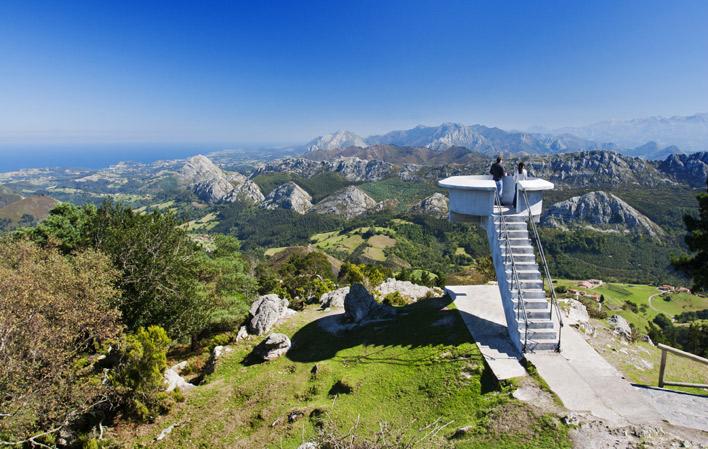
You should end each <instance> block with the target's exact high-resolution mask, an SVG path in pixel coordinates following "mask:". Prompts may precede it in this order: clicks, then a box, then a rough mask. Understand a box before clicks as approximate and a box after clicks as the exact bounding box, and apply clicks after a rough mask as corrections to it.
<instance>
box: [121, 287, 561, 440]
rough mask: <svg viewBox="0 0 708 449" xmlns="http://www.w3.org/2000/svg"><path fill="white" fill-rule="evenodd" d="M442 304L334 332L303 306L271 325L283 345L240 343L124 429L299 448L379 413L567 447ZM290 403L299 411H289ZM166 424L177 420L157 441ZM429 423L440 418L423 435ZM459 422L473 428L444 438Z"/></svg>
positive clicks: (401, 425)
mask: <svg viewBox="0 0 708 449" xmlns="http://www.w3.org/2000/svg"><path fill="white" fill-rule="evenodd" d="M446 305H447V301H444V300H427V301H422V302H419V303H417V304H414V305H411V306H406V308H405V309H406V312H407V313H406V314H402V315H399V316H398V317H397V318H396V319H395V320H392V321H388V322H379V323H376V324H371V325H369V326H366V327H363V328H359V329H355V330H350V331H347V332H346V333H344V334H340V335H333V334H328V333H326V332H325V331H324V330H323V329H322V327H321V325H320V323H321V322H323V321H327V320H333V319H334V318H332V317H325V316H324V314H323V313H322V312H318V311H315V310H313V309H307V310H305V311H304V312H302V313H299V314H298V315H297V316H296V317H294V318H291V319H290V320H289V321H287V322H286V323H284V324H282V325H280V326H279V327H278V329H277V330H278V331H279V332H284V333H286V334H287V335H289V336H290V337H291V339H292V341H293V347H292V349H291V350H290V352H289V353H288V354H287V355H286V356H283V357H281V358H279V359H277V360H275V361H272V362H267V363H264V364H257V365H250V366H247V365H244V364H243V363H242V362H243V361H244V358H245V357H246V355H247V354H248V353H249V352H250V351H251V349H252V347H253V346H254V345H255V344H256V343H257V341H258V339H256V340H246V341H242V342H239V343H237V344H236V345H235V351H234V352H233V353H231V354H229V355H228V356H226V357H225V358H224V360H223V361H222V362H221V364H220V365H219V366H218V368H217V370H216V372H215V373H214V374H212V375H211V376H210V377H209V378H208V383H207V384H206V385H204V386H201V387H199V388H197V389H195V390H193V391H191V392H190V393H189V394H188V395H187V401H186V402H185V403H183V404H180V405H178V407H177V409H176V410H174V411H173V412H172V413H171V414H170V415H168V416H164V417H160V418H159V419H158V420H157V422H156V423H154V424H152V425H146V426H141V427H140V428H137V429H132V430H131V429H126V430H124V432H126V434H123V435H121V437H122V438H120V439H121V440H127V442H129V443H132V444H137V443H140V444H147V445H149V446H150V447H159V448H192V447H204V448H256V447H257V448H296V447H298V446H299V445H300V444H301V443H302V442H304V441H309V440H311V439H313V438H314V437H315V436H316V434H317V432H318V428H320V426H324V428H325V429H329V430H330V431H331V432H333V433H335V434H338V435H344V434H347V433H348V432H351V433H352V434H353V436H354V437H355V438H367V437H372V436H373V435H374V434H375V433H376V432H378V431H379V430H380V428H381V425H382V424H384V423H385V424H386V425H387V426H388V427H389V428H390V429H392V432H394V433H399V432H400V433H402V434H403V437H404V440H405V441H411V440H418V439H423V440H422V441H421V442H420V443H419V444H416V445H415V446H413V447H416V448H439V447H455V448H561V447H562V448H570V447H571V444H570V441H569V439H568V433H567V428H566V427H565V426H563V425H561V424H560V423H559V421H558V419H557V417H553V416H550V415H544V414H542V413H541V412H539V411H536V410H535V409H533V408H532V407H531V406H530V405H527V404H524V403H521V402H518V401H516V400H515V399H513V398H511V396H510V395H509V392H508V390H506V389H500V388H499V387H498V385H497V384H496V382H495V381H494V380H493V377H492V376H491V375H490V372H489V371H488V369H487V368H485V365H484V363H483V359H482V357H481V355H480V353H479V351H478V349H477V347H476V346H475V345H474V344H473V342H472V341H471V339H470V337H469V334H468V333H467V330H466V328H465V326H464V323H463V322H462V319H461V317H460V316H459V314H458V312H457V311H454V310H450V309H446V308H445V306H446ZM315 366H317V374H316V375H313V374H311V370H312V369H313V367H315ZM348 388H351V390H352V391H351V392H347V391H346V390H347V389H348ZM294 411H298V412H300V413H302V414H303V416H302V417H301V418H299V419H297V420H295V421H294V422H288V418H287V417H288V415H290V414H291V413H292V412H294ZM173 423H178V424H179V425H178V426H177V427H175V429H174V430H173V431H172V433H171V434H170V435H169V436H168V437H167V438H166V439H165V440H163V441H161V442H159V443H155V442H154V438H155V436H156V435H157V434H158V433H159V432H160V431H161V430H162V429H164V428H165V427H167V426H168V425H170V424H173ZM434 423H435V424H437V425H443V424H447V426H446V427H445V428H444V429H443V430H442V431H441V432H440V433H439V434H438V435H437V436H435V437H432V438H428V439H424V437H425V435H426V434H428V433H429V432H430V430H431V428H426V426H428V425H431V424H434ZM463 426H471V428H472V431H470V432H469V433H468V434H467V435H466V436H464V437H463V438H461V439H455V440H448V438H449V437H450V436H451V435H452V433H453V432H454V430H455V429H458V428H460V427H463Z"/></svg>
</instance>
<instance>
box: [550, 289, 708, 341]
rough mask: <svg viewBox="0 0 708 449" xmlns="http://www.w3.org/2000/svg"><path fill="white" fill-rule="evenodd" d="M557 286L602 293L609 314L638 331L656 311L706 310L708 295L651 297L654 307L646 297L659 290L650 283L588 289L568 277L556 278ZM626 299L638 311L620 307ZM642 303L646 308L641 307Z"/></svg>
mask: <svg viewBox="0 0 708 449" xmlns="http://www.w3.org/2000/svg"><path fill="white" fill-rule="evenodd" d="M556 285H565V286H567V287H568V288H573V289H576V290H583V291H589V292H591V293H597V294H601V295H604V296H605V304H604V307H606V308H607V312H608V314H609V315H614V314H617V315H621V316H622V317H623V318H625V319H626V320H627V321H628V322H630V323H632V324H634V325H635V326H636V327H637V329H639V330H641V331H644V330H645V329H646V326H647V322H649V321H651V320H653V319H654V317H655V316H656V315H658V314H659V313H663V314H665V315H666V316H668V317H669V318H672V317H673V316H674V315H677V314H679V313H681V312H689V311H695V310H703V309H708V298H702V297H700V296H696V295H691V294H688V293H673V294H670V296H671V298H672V299H671V301H664V299H663V298H661V297H660V296H655V297H654V298H653V299H652V306H653V307H650V306H649V297H650V296H652V295H655V294H658V293H659V290H658V289H657V288H656V287H654V286H651V285H640V284H619V283H607V284H604V285H602V286H601V287H597V288H594V289H590V290H588V289H584V288H580V287H578V286H577V281H571V280H567V279H560V280H558V281H557V282H556ZM625 301H631V302H633V303H635V304H636V305H637V306H640V309H639V312H638V313H634V312H632V311H631V310H622V305H623V304H624V303H625ZM642 305H644V306H645V307H641V306H642Z"/></svg>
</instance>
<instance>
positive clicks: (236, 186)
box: [179, 155, 265, 203]
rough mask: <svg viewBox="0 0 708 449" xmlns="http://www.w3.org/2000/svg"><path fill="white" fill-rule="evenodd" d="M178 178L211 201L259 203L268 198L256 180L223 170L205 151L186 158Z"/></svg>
mask: <svg viewBox="0 0 708 449" xmlns="http://www.w3.org/2000/svg"><path fill="white" fill-rule="evenodd" d="M179 179H180V181H181V182H182V183H184V184H185V185H186V186H187V187H188V188H190V189H192V191H193V192H194V193H195V194H196V195H197V196H198V197H199V198H200V199H201V200H203V201H206V202H208V203H233V202H236V201H245V202H250V203H260V202H261V201H263V199H264V198H265V197H264V196H263V193H262V192H261V190H260V188H259V187H258V186H257V185H256V184H255V183H254V182H253V181H251V180H249V179H248V178H246V177H245V176H243V175H241V174H239V173H226V172H224V171H223V170H222V169H221V168H219V167H218V166H217V165H216V164H214V163H213V162H212V161H211V160H210V159H209V158H207V157H206V156H202V155H197V156H193V157H191V158H189V159H187V161H186V162H185V164H184V165H183V166H182V168H181V170H180V171H179Z"/></svg>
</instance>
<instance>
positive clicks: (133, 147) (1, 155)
mask: <svg viewBox="0 0 708 449" xmlns="http://www.w3.org/2000/svg"><path fill="white" fill-rule="evenodd" d="M231 147H232V145H228V144H153V143H149V144H136V143H130V144H127V143H116V144H105V143H100V144H62V145H58V144H48V145H41V144H31V145H30V144H8V143H0V172H7V171H15V170H19V169H22V168H45V167H52V168H53V167H62V168H86V169H98V168H104V167H108V166H110V165H112V164H115V163H117V162H121V161H134V162H143V163H147V162H153V161H157V160H164V159H183V158H186V157H189V156H193V155H195V154H207V153H211V152H214V151H220V150H224V149H228V148H231Z"/></svg>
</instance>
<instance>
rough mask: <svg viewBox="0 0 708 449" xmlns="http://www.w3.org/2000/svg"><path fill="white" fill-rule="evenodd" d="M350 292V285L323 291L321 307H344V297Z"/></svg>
mask: <svg viewBox="0 0 708 449" xmlns="http://www.w3.org/2000/svg"><path fill="white" fill-rule="evenodd" d="M348 293H349V287H342V288H338V289H337V290H333V291H331V292H327V293H323V294H322V296H320V307H321V308H323V309H326V308H328V307H334V308H338V309H339V308H342V307H344V298H345V297H346V296H347V294H348Z"/></svg>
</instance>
